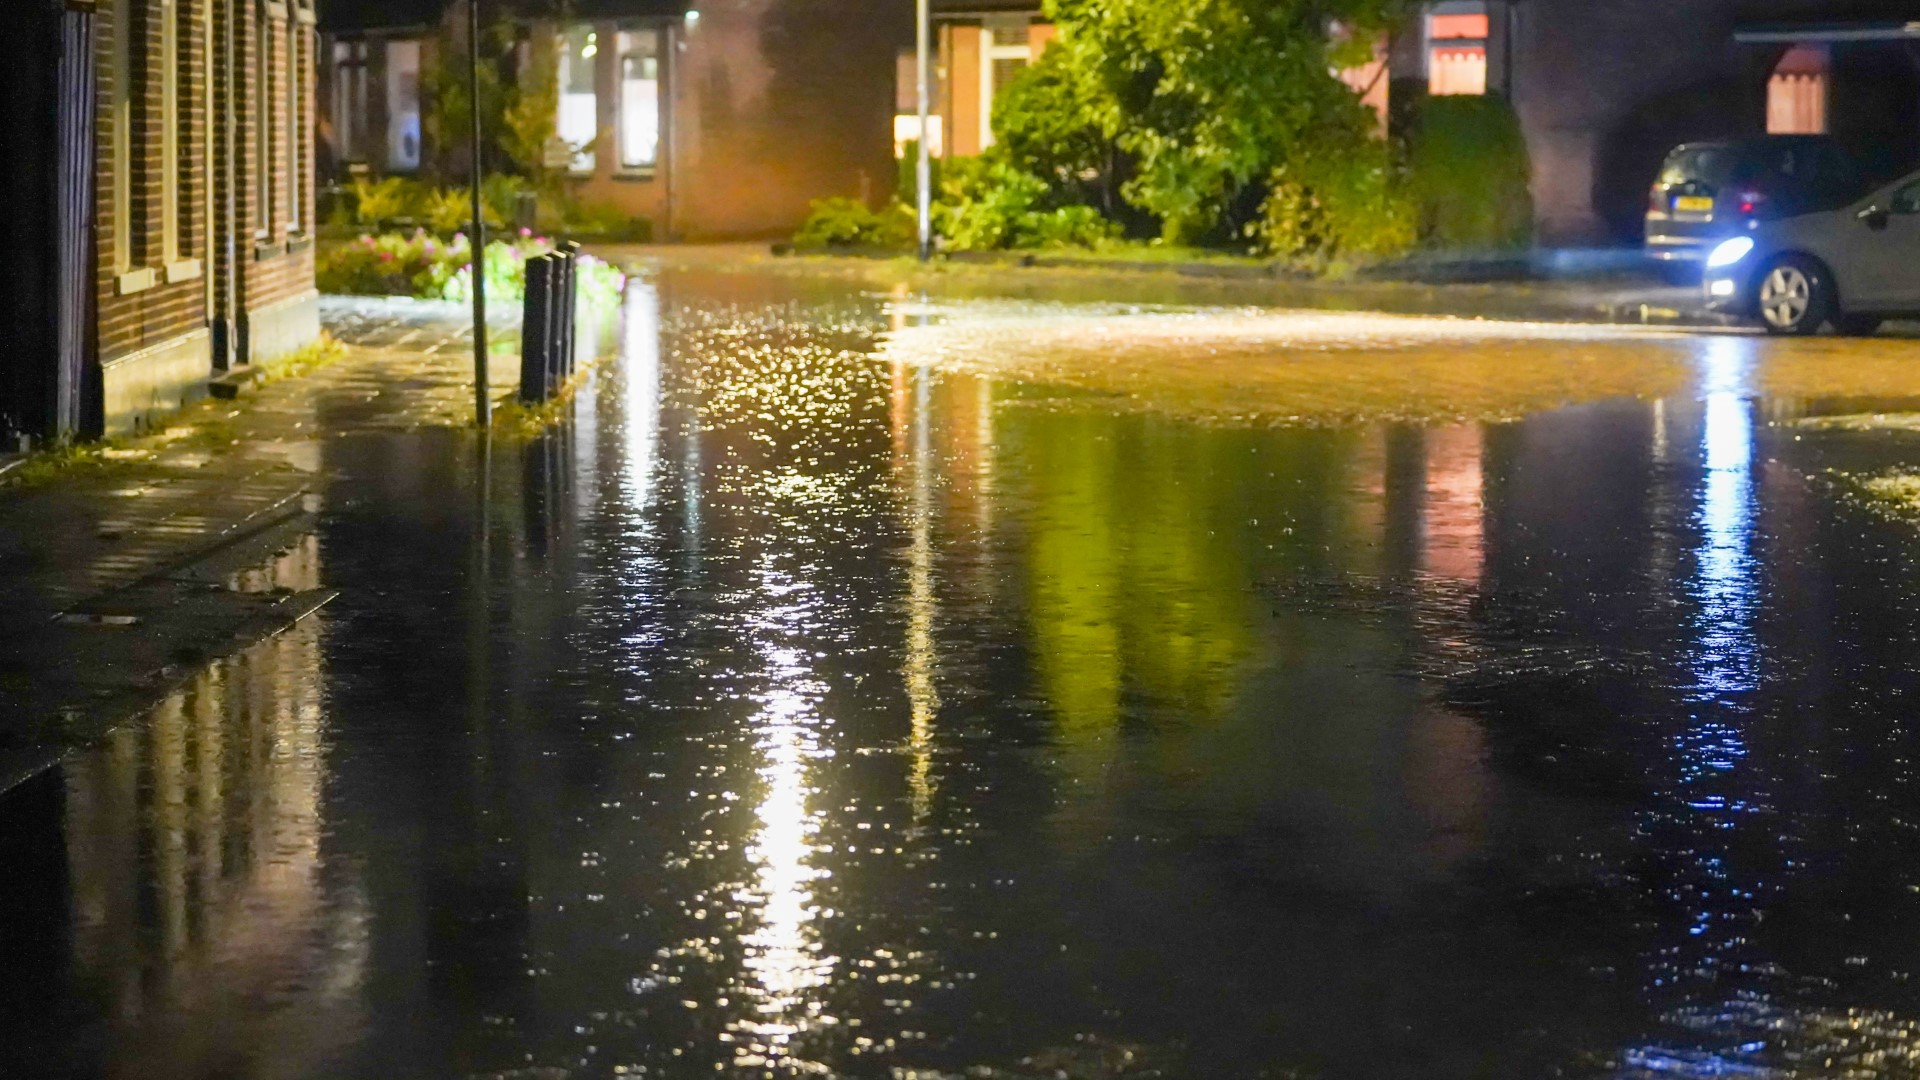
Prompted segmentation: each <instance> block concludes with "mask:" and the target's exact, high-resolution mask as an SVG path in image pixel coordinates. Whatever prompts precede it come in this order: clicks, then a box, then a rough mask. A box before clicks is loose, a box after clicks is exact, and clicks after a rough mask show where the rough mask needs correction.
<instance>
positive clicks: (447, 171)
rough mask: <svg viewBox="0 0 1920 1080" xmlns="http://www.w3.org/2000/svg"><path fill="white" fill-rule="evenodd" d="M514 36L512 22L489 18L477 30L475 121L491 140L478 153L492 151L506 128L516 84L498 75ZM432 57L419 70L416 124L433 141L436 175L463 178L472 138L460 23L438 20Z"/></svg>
mask: <svg viewBox="0 0 1920 1080" xmlns="http://www.w3.org/2000/svg"><path fill="white" fill-rule="evenodd" d="M517 37H518V34H517V32H516V31H515V29H514V26H513V24H512V23H510V22H507V21H505V20H501V21H498V22H495V23H494V24H493V25H492V26H491V27H489V28H487V29H485V30H483V31H481V35H480V78H479V82H480V122H481V127H482V129H483V131H484V132H485V133H486V135H487V137H488V139H490V140H492V141H493V143H494V145H491V146H483V147H482V154H483V156H490V155H492V154H497V153H498V152H499V150H500V146H499V140H500V139H501V137H502V134H503V133H504V132H505V130H506V116H507V110H508V109H509V108H511V107H512V106H513V104H514V101H515V99H516V98H517V97H518V95H519V90H518V88H517V87H516V86H514V85H513V82H512V81H511V80H509V79H507V78H505V77H504V76H503V75H502V70H503V69H505V68H507V67H508V66H509V65H510V64H511V62H512V54H513V47H514V44H515V42H516V39H517ZM438 44H439V47H438V48H436V49H434V50H433V55H434V60H433V62H432V63H431V64H429V65H428V66H427V69H426V71H425V72H424V73H423V74H424V78H423V81H424V83H425V84H426V91H427V92H426V98H427V107H426V109H425V111H424V115H422V116H421V118H420V122H421V127H422V128H423V129H424V133H425V135H426V137H427V140H428V143H429V145H431V146H433V147H434V148H435V150H436V151H437V153H436V159H437V164H438V168H439V171H440V173H441V178H442V179H443V180H449V181H451V180H463V179H465V178H466V177H467V176H468V175H470V173H469V168H470V167H469V164H468V150H467V145H468V142H469V141H470V140H471V139H472V131H473V128H472V125H473V94H472V92H471V88H470V87H469V75H468V66H467V65H468V60H467V41H466V32H465V29H464V26H461V27H459V28H456V27H454V26H452V25H451V24H449V25H446V26H443V27H442V28H441V33H440V41H439V43H438Z"/></svg>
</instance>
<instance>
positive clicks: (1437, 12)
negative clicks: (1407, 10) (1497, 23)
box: [1427, 2, 1491, 96]
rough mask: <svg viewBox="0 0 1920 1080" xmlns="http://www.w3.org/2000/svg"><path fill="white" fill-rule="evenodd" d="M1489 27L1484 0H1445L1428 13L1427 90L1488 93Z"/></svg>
mask: <svg viewBox="0 0 1920 1080" xmlns="http://www.w3.org/2000/svg"><path fill="white" fill-rule="evenodd" d="M1490 28H1491V23H1490V21H1489V20H1488V18H1487V6H1486V4H1484V3H1460V2H1451V3H1443V4H1437V5H1435V6H1434V8H1433V9H1432V10H1431V11H1429V12H1428V14H1427V93H1429V94H1433V95H1436V96H1444V95H1448V94H1471V95H1479V94H1484V93H1486V92H1487V34H1488V32H1489V30H1490Z"/></svg>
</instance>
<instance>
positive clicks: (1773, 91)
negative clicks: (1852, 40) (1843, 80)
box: [1767, 45, 1827, 135]
mask: <svg viewBox="0 0 1920 1080" xmlns="http://www.w3.org/2000/svg"><path fill="white" fill-rule="evenodd" d="M1826 131H1827V50H1826V49H1825V48H1824V47H1821V46H1816V45H1800V46H1796V47H1794V48H1791V49H1788V50H1787V53H1786V55H1785V56H1782V57H1781V58H1780V63H1779V64H1777V65H1775V67H1774V69H1773V77H1772V78H1770V79H1768V80H1767V133H1768V134H1770V135H1824V134H1826Z"/></svg>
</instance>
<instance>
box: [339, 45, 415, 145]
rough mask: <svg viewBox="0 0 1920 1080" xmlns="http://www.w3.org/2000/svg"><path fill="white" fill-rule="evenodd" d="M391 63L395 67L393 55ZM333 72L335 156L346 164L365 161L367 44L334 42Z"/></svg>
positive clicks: (389, 61)
mask: <svg viewBox="0 0 1920 1080" xmlns="http://www.w3.org/2000/svg"><path fill="white" fill-rule="evenodd" d="M388 63H392V60H391V54H389V60H388ZM333 72H334V74H333V117H332V120H333V147H334V153H335V154H337V155H338V156H339V158H340V161H341V162H343V163H345V162H361V161H365V160H367V151H366V147H364V146H362V145H360V144H361V141H362V140H363V139H364V138H365V132H363V131H362V130H361V126H360V125H361V123H362V118H363V117H365V116H366V115H367V43H366V42H364V41H352V42H349V41H337V42H335V43H334V46H333ZM416 90H417V86H416ZM415 115H416V117H417V116H418V113H417V112H416V114H415Z"/></svg>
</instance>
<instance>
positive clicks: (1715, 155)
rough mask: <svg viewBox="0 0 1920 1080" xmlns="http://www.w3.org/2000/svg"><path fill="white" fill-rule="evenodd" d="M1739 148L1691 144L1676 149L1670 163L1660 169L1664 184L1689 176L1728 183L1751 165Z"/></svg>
mask: <svg viewBox="0 0 1920 1080" xmlns="http://www.w3.org/2000/svg"><path fill="white" fill-rule="evenodd" d="M1751 164H1752V163H1751V162H1750V161H1747V160H1745V159H1744V155H1742V154H1741V153H1740V152H1739V151H1738V150H1736V149H1735V148H1733V147H1731V146H1687V147H1682V148H1681V149H1679V150H1675V151H1674V152H1673V153H1672V154H1670V155H1669V156H1668V157H1667V164H1666V166H1665V167H1664V168H1662V169H1661V170H1660V182H1661V183H1663V184H1684V183H1686V182H1687V181H1689V180H1702V181H1705V182H1707V183H1709V184H1718V183H1724V182H1725V181H1727V180H1731V179H1733V178H1734V176H1735V175H1736V174H1737V173H1739V172H1743V171H1746V169H1745V168H1743V166H1745V167H1746V168H1750V167H1751Z"/></svg>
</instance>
